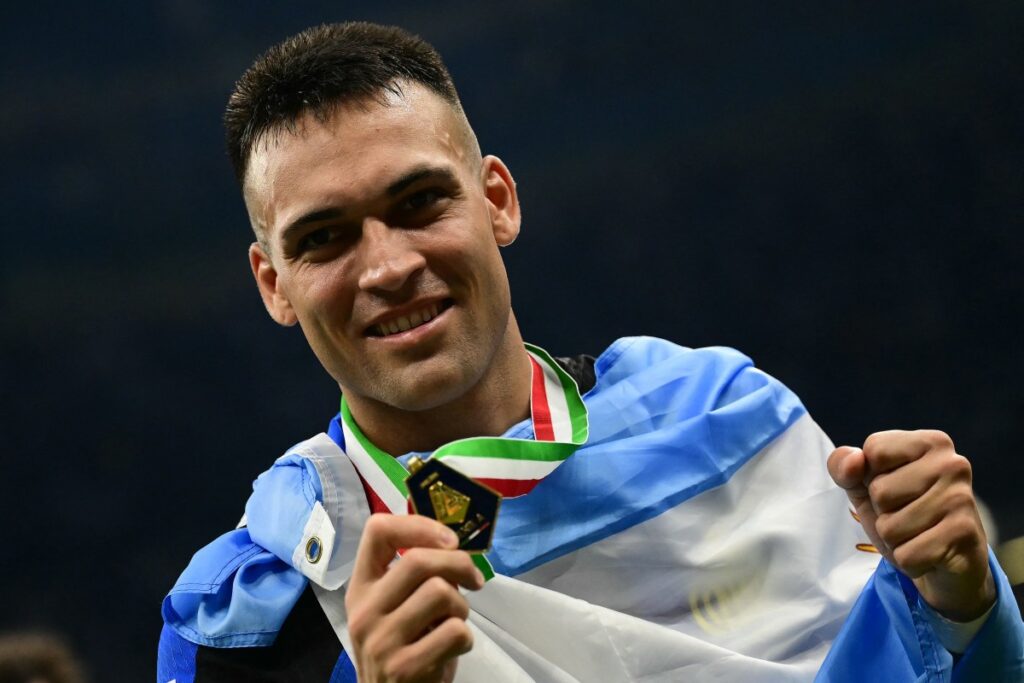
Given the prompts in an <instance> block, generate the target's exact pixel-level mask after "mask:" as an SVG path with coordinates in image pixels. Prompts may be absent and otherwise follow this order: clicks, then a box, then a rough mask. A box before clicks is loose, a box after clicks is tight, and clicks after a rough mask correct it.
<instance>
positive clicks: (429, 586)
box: [421, 576, 454, 602]
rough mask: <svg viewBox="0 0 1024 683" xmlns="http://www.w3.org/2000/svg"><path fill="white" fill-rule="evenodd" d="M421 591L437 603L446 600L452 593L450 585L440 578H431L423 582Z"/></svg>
mask: <svg viewBox="0 0 1024 683" xmlns="http://www.w3.org/2000/svg"><path fill="white" fill-rule="evenodd" d="M421 590H423V591H426V593H427V595H428V596H430V597H431V598H432V599H434V600H435V601H438V602H440V601H443V600H446V599H448V595H449V594H450V593H452V592H454V589H453V588H452V585H451V584H450V583H448V582H447V581H445V580H444V579H443V578H441V577H440V576H431V577H430V578H429V579H427V580H426V581H424V582H423V585H422V588H421Z"/></svg>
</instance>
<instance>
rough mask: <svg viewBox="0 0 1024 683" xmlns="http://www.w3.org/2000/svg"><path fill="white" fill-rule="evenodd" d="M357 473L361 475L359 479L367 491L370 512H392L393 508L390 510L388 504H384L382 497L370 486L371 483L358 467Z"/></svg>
mask: <svg viewBox="0 0 1024 683" xmlns="http://www.w3.org/2000/svg"><path fill="white" fill-rule="evenodd" d="M356 474H358V475H359V481H360V482H361V483H362V485H363V491H365V492H366V502H367V503H369V504H370V512H386V513H390V512H391V510H389V509H388V506H387V505H385V504H384V501H383V500H382V499H381V497H380V496H378V495H377V492H376V491H374V490H373V489H372V488H370V485H369V484H368V483H367V482H366V479H364V478H363V475H361V474H359V470H358V469H357V470H356Z"/></svg>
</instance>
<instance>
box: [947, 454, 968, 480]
mask: <svg viewBox="0 0 1024 683" xmlns="http://www.w3.org/2000/svg"><path fill="white" fill-rule="evenodd" d="M949 471H950V472H951V473H952V474H953V476H955V477H957V478H958V479H963V480H966V481H971V479H972V478H973V471H972V469H971V461H970V460H968V459H967V458H965V457H964V456H962V455H960V454H959V453H954V454H953V455H952V457H951V458H950V460H949Z"/></svg>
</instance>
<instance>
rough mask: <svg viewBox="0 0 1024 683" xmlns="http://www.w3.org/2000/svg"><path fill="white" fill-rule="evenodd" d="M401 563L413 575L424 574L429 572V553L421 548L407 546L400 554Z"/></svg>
mask: <svg viewBox="0 0 1024 683" xmlns="http://www.w3.org/2000/svg"><path fill="white" fill-rule="evenodd" d="M401 563H402V565H403V566H404V567H405V570H406V571H407V572H409V573H411V574H412V575H413V576H414V577H419V576H426V575H427V574H429V573H430V566H431V563H430V554H429V553H428V552H427V551H425V550H423V549H422V548H409V549H408V550H406V551H405V554H404V555H402V559H401Z"/></svg>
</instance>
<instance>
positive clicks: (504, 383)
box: [346, 319, 532, 456]
mask: <svg viewBox="0 0 1024 683" xmlns="http://www.w3.org/2000/svg"><path fill="white" fill-rule="evenodd" d="M531 386H532V368H531V364H530V356H529V354H528V353H527V352H526V348H525V347H524V346H523V340H522V337H521V336H520V334H519V330H518V327H517V326H516V325H515V322H514V319H512V320H510V325H509V333H508V334H506V335H505V340H504V341H503V343H502V346H501V347H500V348H499V349H498V350H497V352H496V353H495V355H494V358H493V359H492V361H491V363H490V365H489V366H488V367H487V369H486V370H485V371H484V374H483V376H482V377H481V378H480V380H479V381H478V382H477V383H476V384H475V385H474V386H473V387H471V388H470V389H469V391H467V392H466V393H465V394H463V395H462V396H460V397H458V398H457V399H456V400H454V401H451V402H449V403H446V404H444V405H441V406H438V407H436V408H430V409H427V410H417V411H407V410H401V409H398V408H395V407H393V406H387V405H384V404H381V403H379V402H375V401H367V400H366V399H362V398H360V397H355V396H349V397H348V398H347V399H346V400H347V401H348V403H349V408H350V410H351V411H352V416H353V417H354V418H355V420H356V422H357V423H358V425H359V428H360V429H361V430H362V431H363V433H364V434H365V435H366V436H367V438H368V439H370V441H371V442H373V444H374V445H375V446H377V448H379V449H381V450H382V451H384V452H385V453H390V454H391V455H395V456H398V455H403V454H405V453H408V452H410V451H433V450H435V449H436V448H438V447H440V446H442V445H444V444H446V443H449V442H451V441H455V440H456V439H464V438H468V437H474V436H500V435H501V434H503V433H505V432H506V431H507V430H508V428H509V427H511V426H512V425H514V424H516V423H517V422H520V421H522V420H524V419H526V418H527V417H529V416H530V388H531Z"/></svg>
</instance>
